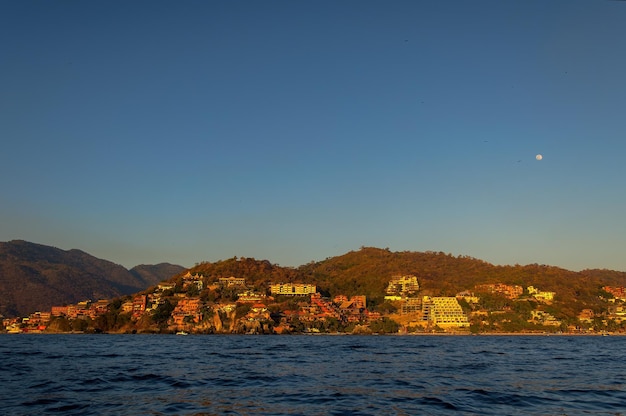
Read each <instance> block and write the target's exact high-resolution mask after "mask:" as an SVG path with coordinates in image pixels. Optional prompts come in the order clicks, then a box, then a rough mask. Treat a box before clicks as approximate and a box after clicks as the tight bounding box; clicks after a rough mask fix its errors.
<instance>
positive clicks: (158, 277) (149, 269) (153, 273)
mask: <svg viewBox="0 0 626 416" xmlns="http://www.w3.org/2000/svg"><path fill="white" fill-rule="evenodd" d="M185 270H187V269H185V268H184V267H182V266H177V265H175V264H170V263H159V264H141V265H139V266H135V267H133V268H132V269H130V273H131V274H132V275H133V276H135V278H136V279H137V280H138V281H140V282H141V283H142V285H143V286H144V287H148V286H151V285H154V284H156V283H158V282H162V281H164V280H167V279H169V278H170V277H172V276H174V275H177V274H179V273H182V272H183V271H185Z"/></svg>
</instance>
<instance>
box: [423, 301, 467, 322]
mask: <svg viewBox="0 0 626 416" xmlns="http://www.w3.org/2000/svg"><path fill="white" fill-rule="evenodd" d="M422 314H423V315H422V316H423V320H425V321H428V323H430V324H432V325H436V326H438V327H440V328H466V327H469V321H468V320H467V316H466V315H465V313H464V312H463V308H461V305H459V302H458V300H457V299H456V298H455V297H444V296H441V297H430V296H424V297H423V298H422Z"/></svg>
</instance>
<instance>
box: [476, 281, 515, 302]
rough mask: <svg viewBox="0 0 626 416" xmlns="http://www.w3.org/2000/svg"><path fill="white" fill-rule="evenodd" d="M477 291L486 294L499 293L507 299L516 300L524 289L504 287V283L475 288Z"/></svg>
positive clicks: (510, 286) (513, 286)
mask: <svg viewBox="0 0 626 416" xmlns="http://www.w3.org/2000/svg"><path fill="white" fill-rule="evenodd" d="M476 290H477V291H484V292H488V293H500V294H502V295H504V296H506V297H507V298H508V299H516V298H518V297H520V296H522V294H523V293H524V288H523V287H521V286H519V285H506V284H504V283H495V284H486V285H478V286H476Z"/></svg>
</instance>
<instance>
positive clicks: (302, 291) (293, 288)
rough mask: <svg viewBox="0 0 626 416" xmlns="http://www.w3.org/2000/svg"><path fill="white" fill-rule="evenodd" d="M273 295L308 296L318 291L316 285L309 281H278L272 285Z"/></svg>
mask: <svg viewBox="0 0 626 416" xmlns="http://www.w3.org/2000/svg"><path fill="white" fill-rule="evenodd" d="M270 292H271V293H272V295H283V296H306V295H312V294H313V293H316V292H317V287H316V286H315V285H310V284H307V283H277V284H273V285H271V286H270Z"/></svg>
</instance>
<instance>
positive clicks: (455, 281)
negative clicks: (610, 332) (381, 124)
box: [190, 247, 626, 313]
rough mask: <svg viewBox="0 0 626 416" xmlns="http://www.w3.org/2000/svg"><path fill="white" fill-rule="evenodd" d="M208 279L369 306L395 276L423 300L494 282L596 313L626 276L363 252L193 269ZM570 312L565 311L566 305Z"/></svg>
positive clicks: (624, 283) (428, 255)
mask: <svg viewBox="0 0 626 416" xmlns="http://www.w3.org/2000/svg"><path fill="white" fill-rule="evenodd" d="M190 271H191V272H192V273H200V274H202V275H204V276H205V277H207V278H217V277H228V276H236V277H243V278H246V281H247V282H249V283H250V284H251V285H254V286H258V287H265V288H267V287H268V285H269V283H271V282H274V283H276V282H305V283H312V284H315V285H316V286H317V288H318V290H319V291H320V292H321V293H322V294H324V295H326V296H335V295H337V294H345V295H347V296H353V295H366V296H367V299H368V304H370V305H373V306H375V305H377V304H380V303H382V302H383V299H384V295H385V289H386V287H387V284H388V282H389V280H390V278H391V276H393V275H398V274H400V275H405V274H411V275H415V276H417V277H418V279H419V281H420V286H421V289H422V291H421V293H422V294H423V295H431V296H453V295H455V294H456V293H458V292H461V291H463V290H472V289H474V287H475V286H477V285H481V284H489V283H505V284H509V285H520V286H523V287H527V286H535V287H538V288H541V290H545V291H553V292H556V293H557V295H558V296H557V301H558V302H557V305H558V304H560V305H567V308H568V309H572V312H571V313H573V310H578V311H579V310H581V309H583V308H594V307H597V304H598V294H599V291H600V289H601V288H602V286H605V285H608V286H626V273H624V272H617V271H612V270H583V271H581V272H575V271H570V270H566V269H562V268H559V267H555V266H548V265H539V264H529V265H523V266H522V265H512V266H496V265H493V264H490V263H488V262H485V261H483V260H479V259H476V258H472V257H469V256H453V255H451V254H446V253H442V252H411V251H404V252H392V251H390V250H388V249H380V248H375V247H362V248H361V249H360V250H357V251H350V252H348V253H345V254H343V255H340V256H336V257H329V258H327V259H325V260H323V261H319V262H311V263H308V264H305V265H302V266H300V267H298V268H285V267H280V266H277V265H273V264H271V263H270V262H269V261H267V260H255V259H252V258H243V257H242V258H236V257H235V258H232V259H228V260H221V261H218V262H216V263H206V262H205V263H200V264H198V265H197V266H196V267H194V268H192V269H191V270H190ZM563 307H565V306H563Z"/></svg>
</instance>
